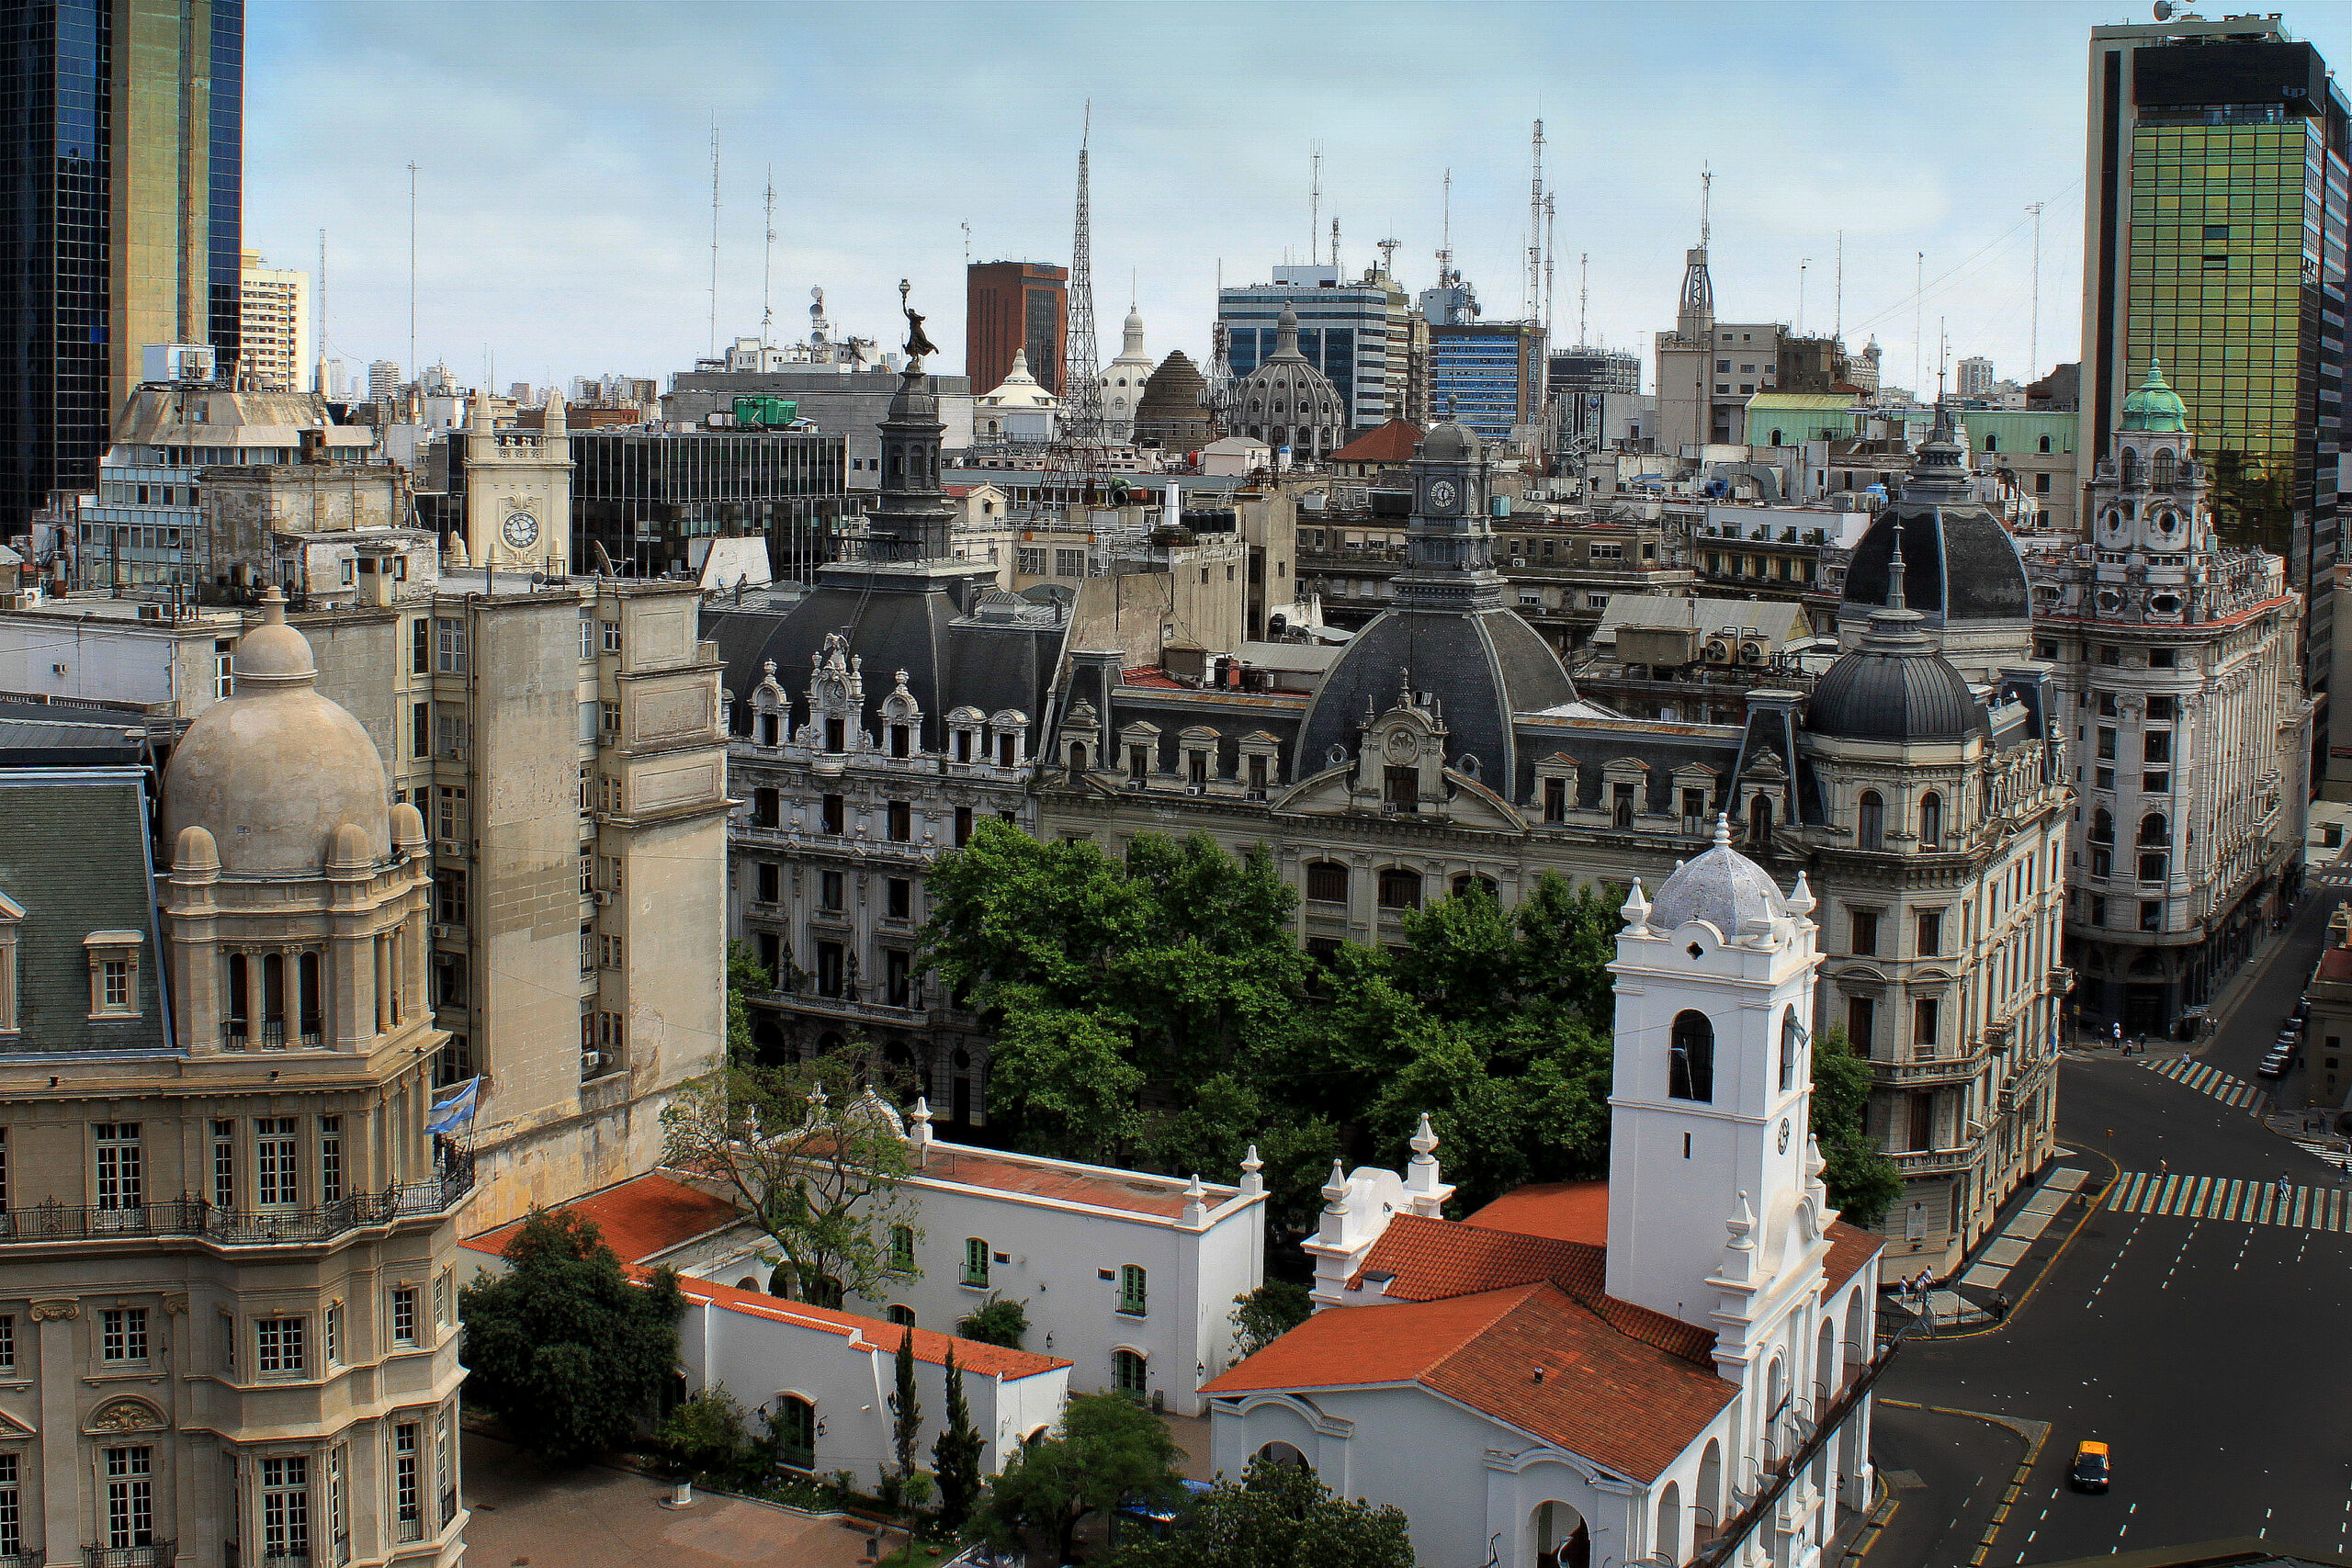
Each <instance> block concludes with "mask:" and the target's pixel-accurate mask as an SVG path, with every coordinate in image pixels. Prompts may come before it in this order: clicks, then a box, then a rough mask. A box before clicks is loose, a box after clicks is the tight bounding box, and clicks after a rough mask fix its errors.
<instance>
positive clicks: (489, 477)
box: [450, 390, 571, 574]
mask: <svg viewBox="0 0 2352 1568" xmlns="http://www.w3.org/2000/svg"><path fill="white" fill-rule="evenodd" d="M450 439H452V440H455V441H459V442H462V443H463V446H462V451H463V453H464V459H463V466H464V472H465V486H466V516H465V521H466V558H467V559H468V560H469V561H471V562H473V563H474V564H475V565H476V566H486V567H492V568H496V569H499V570H506V571H546V572H553V573H558V574H561V573H565V572H568V571H570V570H571V435H570V434H569V433H568V431H567V429H566V427H565V424H564V418H563V394H561V393H560V392H557V391H553V390H550V391H549V392H548V401H547V409H546V412H545V415H544V418H543V420H542V423H541V426H540V428H539V429H537V430H521V429H506V430H500V429H497V428H495V427H494V426H493V424H492V420H491V412H490V393H489V392H488V391H481V392H478V393H476V394H475V395H474V406H473V412H472V413H471V415H470V416H469V418H468V420H467V421H466V428H465V430H464V431H463V432H462V433H459V434H453V435H452V436H451V437H450Z"/></svg>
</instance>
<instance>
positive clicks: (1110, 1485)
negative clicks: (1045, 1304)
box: [971, 1393, 1183, 1562]
mask: <svg viewBox="0 0 2352 1568" xmlns="http://www.w3.org/2000/svg"><path fill="white" fill-rule="evenodd" d="M1178 1458H1179V1455H1178V1452H1177V1448H1176V1442H1175V1439H1174V1438H1170V1436H1169V1435H1168V1423H1167V1422H1165V1421H1162V1420H1161V1419H1160V1418H1159V1416H1155V1415H1153V1414H1152V1413H1151V1412H1150V1411H1149V1410H1147V1409H1145V1408H1144V1407H1143V1405H1142V1404H1138V1403H1137V1402H1136V1401H1135V1400H1134V1399H1131V1398H1129V1397H1128V1396H1127V1395H1125V1394H1124V1393H1081V1394H1076V1395H1073V1396H1072V1397H1071V1399H1070V1401H1069V1404H1065V1405H1064V1406H1062V1418H1061V1422H1060V1424H1059V1425H1058V1426H1057V1427H1055V1429H1054V1432H1053V1435H1052V1436H1050V1437H1048V1438H1043V1439H1041V1440H1040V1441H1038V1442H1035V1443H1033V1444H1031V1445H1029V1446H1028V1447H1027V1448H1026V1449H1024V1450H1022V1451H1021V1452H1020V1453H1018V1454H1017V1455H1015V1456H1014V1458H1013V1461H1012V1463H1011V1464H1010V1465H1008V1466H1007V1467H1006V1468H1005V1469H1004V1471H1003V1472H1002V1473H1001V1474H999V1475H998V1476H997V1477H996V1479H995V1480H994V1481H992V1482H990V1483H989V1489H988V1492H987V1494H986V1495H984V1496H983V1497H982V1498H981V1499H980V1504H979V1506H978V1509H977V1510H976V1511H975V1512H974V1513H973V1516H972V1520H971V1532H972V1534H974V1535H975V1536H977V1537H978V1539H979V1540H981V1541H983V1542H985V1543H986V1544H988V1545H990V1546H995V1547H1000V1548H1007V1547H1018V1548H1021V1549H1023V1550H1024V1551H1025V1550H1029V1549H1033V1548H1035V1547H1040V1546H1047V1545H1050V1546H1051V1547H1052V1548H1053V1550H1054V1551H1055V1552H1056V1556H1055V1557H1054V1559H1053V1561H1055V1562H1069V1560H1070V1547H1071V1543H1072V1542H1073V1541H1074V1540H1076V1539H1077V1535H1078V1527H1079V1525H1080V1522H1081V1521H1082V1520H1084V1519H1085V1518H1086V1517H1087V1516H1088V1515H1090V1514H1098V1513H1108V1512H1109V1511H1110V1510H1111V1509H1113V1508H1115V1507H1117V1506H1119V1504H1120V1503H1121V1502H1122V1501H1124V1500H1125V1499H1127V1498H1130V1497H1133V1498H1140V1499H1142V1500H1144V1501H1147V1502H1156V1503H1157V1502H1170V1501H1173V1500H1174V1499H1176V1498H1178V1497H1180V1496H1182V1495H1183V1482H1182V1477H1181V1476H1180V1475H1179V1474H1178V1472H1177V1469H1176V1465H1177V1461H1178Z"/></svg>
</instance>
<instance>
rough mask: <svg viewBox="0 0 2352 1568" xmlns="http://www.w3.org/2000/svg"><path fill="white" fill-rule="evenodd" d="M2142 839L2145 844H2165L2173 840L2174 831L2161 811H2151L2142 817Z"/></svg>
mask: <svg viewBox="0 0 2352 1568" xmlns="http://www.w3.org/2000/svg"><path fill="white" fill-rule="evenodd" d="M2140 841H2141V842H2142V843H2143V844H2164V843H2169V842H2171V841H2172V833H2171V831H2170V830H2169V829H2168V827H2167V825H2166V823H2165V814H2164V813H2163V812H2161V811H2151V812H2149V813H2148V814H2147V815H2146V816H2145V817H2143V818H2140Z"/></svg>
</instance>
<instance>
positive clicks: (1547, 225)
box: [1544, 191, 1556, 333]
mask: <svg viewBox="0 0 2352 1568" xmlns="http://www.w3.org/2000/svg"><path fill="white" fill-rule="evenodd" d="M1555 208H1556V203H1555V197H1554V196H1553V194H1552V193H1551V192H1549V191H1546V192H1545V193H1544V331H1545V332H1547V333H1548V332H1550V331H1551V330H1552V219H1553V214H1554V212H1555Z"/></svg>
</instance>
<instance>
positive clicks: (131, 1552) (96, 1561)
mask: <svg viewBox="0 0 2352 1568" xmlns="http://www.w3.org/2000/svg"><path fill="white" fill-rule="evenodd" d="M178 1556H179V1542H177V1541H174V1540H158V1541H151V1542H150V1543H149V1544H147V1545H145V1546H85V1547H84V1548H83V1549H82V1568H171V1564H172V1562H173V1561H174V1560H175V1559H176V1558H177V1557H178Z"/></svg>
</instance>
